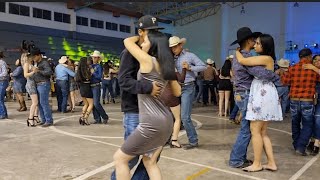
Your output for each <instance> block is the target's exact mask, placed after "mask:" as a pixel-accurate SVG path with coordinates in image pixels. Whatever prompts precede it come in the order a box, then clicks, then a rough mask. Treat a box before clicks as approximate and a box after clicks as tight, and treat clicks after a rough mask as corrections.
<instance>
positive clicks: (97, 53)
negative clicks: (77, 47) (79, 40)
mask: <svg viewBox="0 0 320 180" xmlns="http://www.w3.org/2000/svg"><path fill="white" fill-rule="evenodd" d="M90 56H91V57H99V58H101V53H100V51H97V50H95V51H93V53H92V54H91V55H90Z"/></svg>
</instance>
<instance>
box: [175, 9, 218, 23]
mask: <svg viewBox="0 0 320 180" xmlns="http://www.w3.org/2000/svg"><path fill="white" fill-rule="evenodd" d="M220 8H221V4H215V5H212V6H209V7H207V8H206V9H203V10H199V11H197V12H195V13H193V14H190V15H187V16H184V17H182V18H180V19H177V20H175V21H174V23H173V24H174V25H175V26H176V25H180V26H183V25H186V24H189V23H192V22H194V21H197V20H200V19H203V18H206V17H208V16H212V15H215V14H216V13H217V12H218V11H219V10H220Z"/></svg>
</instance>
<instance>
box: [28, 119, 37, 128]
mask: <svg viewBox="0 0 320 180" xmlns="http://www.w3.org/2000/svg"><path fill="white" fill-rule="evenodd" d="M30 121H32V123H31V122H30ZM34 121H35V120H34V119H30V118H28V119H27V126H28V127H29V126H31V127H35V126H36V124H35V123H34Z"/></svg>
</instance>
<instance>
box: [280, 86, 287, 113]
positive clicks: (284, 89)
mask: <svg viewBox="0 0 320 180" xmlns="http://www.w3.org/2000/svg"><path fill="white" fill-rule="evenodd" d="M277 91H278V94H279V98H280V99H281V108H282V114H283V117H284V116H285V114H286V109H287V105H288V102H289V87H288V86H279V87H277Z"/></svg>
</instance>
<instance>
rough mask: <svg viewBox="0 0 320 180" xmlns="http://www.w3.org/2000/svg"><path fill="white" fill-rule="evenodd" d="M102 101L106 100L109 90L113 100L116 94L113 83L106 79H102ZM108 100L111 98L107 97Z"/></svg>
mask: <svg viewBox="0 0 320 180" xmlns="http://www.w3.org/2000/svg"><path fill="white" fill-rule="evenodd" d="M101 82H102V99H103V100H105V99H106V95H107V94H108V93H107V90H108V92H109V93H110V96H111V98H112V99H113V98H114V94H113V88H112V81H111V80H106V79H102V81H101ZM107 100H108V101H109V96H108V95H107Z"/></svg>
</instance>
